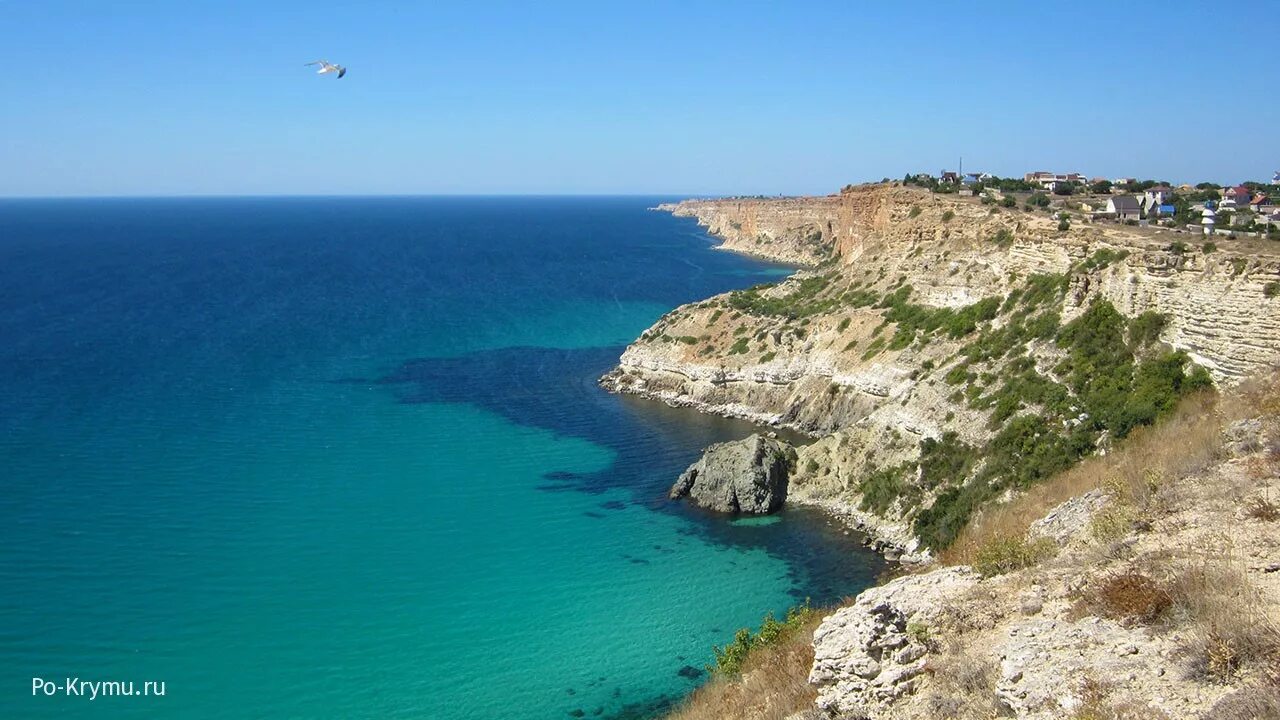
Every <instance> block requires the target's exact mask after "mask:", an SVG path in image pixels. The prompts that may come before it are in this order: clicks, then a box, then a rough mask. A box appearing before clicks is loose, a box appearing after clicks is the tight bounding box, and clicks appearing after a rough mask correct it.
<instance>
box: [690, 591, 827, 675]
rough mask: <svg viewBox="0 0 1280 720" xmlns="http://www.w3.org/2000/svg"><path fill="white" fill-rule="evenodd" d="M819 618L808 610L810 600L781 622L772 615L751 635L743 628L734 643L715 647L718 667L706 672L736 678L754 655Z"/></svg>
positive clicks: (714, 651) (814, 612) (794, 608)
mask: <svg viewBox="0 0 1280 720" xmlns="http://www.w3.org/2000/svg"><path fill="white" fill-rule="evenodd" d="M816 615H817V611H815V610H813V609H812V608H810V607H809V602H808V601H807V600H806V601H805V603H804V604H803V605H798V606H796V607H793V608H791V609H790V610H787V614H786V617H784V618H783V619H782V620H776V619H774V617H773V613H769V614H768V615H765V616H764V621H763V622H762V623H761V624H760V630H759V631H757V632H755V633H752V632H751V629H750V628H741V629H739V630H738V632H736V633H735V634H734V636H733V642H731V643H729V644H727V645H725V646H724V647H720V646H715V647H713V648H712V652H713V653H715V657H716V664H715V666H714V667H708V668H707V669H708V670H709V671H711V672H712V673H714V674H717V675H722V676H732V675H737V674H738V673H739V672H741V671H742V666H743V664H744V663H745V662H746V661H747V658H748V657H750V655H751V653H752V652H754V651H756V650H759V649H760V648H765V647H769V646H771V645H775V644H777V643H779V642H782V641H784V640H787V639H788V638H790V637H791V635H792V634H794V633H795V632H797V631H798V630H799V629H800V628H802V627H804V626H805V625H807V624H809V623H810V622H811V621H813V620H814V618H815V616H816Z"/></svg>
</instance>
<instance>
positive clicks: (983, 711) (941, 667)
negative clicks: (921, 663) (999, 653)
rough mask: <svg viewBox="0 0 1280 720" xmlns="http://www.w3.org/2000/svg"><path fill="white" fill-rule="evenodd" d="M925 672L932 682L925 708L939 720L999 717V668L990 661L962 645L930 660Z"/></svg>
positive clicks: (953, 646)
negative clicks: (997, 698)
mask: <svg viewBox="0 0 1280 720" xmlns="http://www.w3.org/2000/svg"><path fill="white" fill-rule="evenodd" d="M925 670H926V671H927V672H928V673H930V675H931V676H932V679H931V680H930V682H929V685H928V688H929V690H928V693H929V694H928V695H927V696H926V697H925V703H926V707H928V708H929V712H930V713H931V714H932V715H933V716H934V717H939V718H972V719H973V720H977V719H978V718H996V717H1000V711H1001V708H1000V706H999V705H997V703H996V684H995V678H996V674H997V673H996V667H995V664H994V663H992V662H991V660H990V659H988V658H985V657H978V656H975V655H973V654H971V651H969V650H967V649H966V648H963V647H961V646H959V645H952V646H950V647H948V649H947V651H946V652H945V653H943V654H941V655H939V656H937V657H930V658H929V663H928V665H927V666H926V667H925Z"/></svg>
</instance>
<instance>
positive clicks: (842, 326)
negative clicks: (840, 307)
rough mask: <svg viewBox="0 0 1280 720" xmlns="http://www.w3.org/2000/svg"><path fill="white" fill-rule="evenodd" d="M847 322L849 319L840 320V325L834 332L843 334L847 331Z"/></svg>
mask: <svg viewBox="0 0 1280 720" xmlns="http://www.w3.org/2000/svg"><path fill="white" fill-rule="evenodd" d="M849 320H850V318H845V319H843V320H841V321H840V324H839V325H838V326H836V332H844V331H845V330H847V329H848V328H849Z"/></svg>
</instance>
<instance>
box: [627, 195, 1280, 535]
mask: <svg viewBox="0 0 1280 720" xmlns="http://www.w3.org/2000/svg"><path fill="white" fill-rule="evenodd" d="M666 209H669V210H671V211H672V212H673V213H675V214H677V215H687V216H691V217H694V218H696V219H697V220H698V222H699V223H701V224H702V225H704V226H706V227H707V228H708V229H709V230H710V231H711V232H713V233H715V234H716V235H718V236H720V237H722V238H723V239H724V246H725V247H726V248H728V249H733V250H738V251H742V252H749V253H753V254H757V255H761V256H763V257H768V258H772V259H777V260H783V261H787V262H792V263H796V264H801V265H806V266H809V268H808V269H806V270H803V271H800V272H798V273H797V274H796V275H794V276H793V277H792V278H790V279H788V280H787V281H786V282H784V283H781V284H779V285H777V286H771V287H761V288H755V289H752V290H748V291H741V292H735V293H729V294H726V295H722V296H718V297H715V298H711V299H709V300H706V301H703V302H699V303H693V304H690V305H685V306H682V307H680V308H677V309H676V310H674V311H672V312H671V313H668V314H667V315H666V316H664V317H663V318H662V319H660V320H659V321H658V322H657V323H655V324H654V325H653V326H652V327H651V328H649V330H647V331H646V332H645V333H644V335H642V336H641V338H640V339H638V340H637V341H636V342H635V343H633V344H632V345H631V346H630V347H628V348H627V350H626V352H625V353H624V354H623V356H622V358H621V360H620V362H619V365H618V367H617V368H615V369H614V370H613V371H612V372H610V373H609V374H608V375H607V376H606V377H605V378H603V380H602V383H603V384H604V385H605V386H606V387H608V388H610V389H612V390H615V391H618V392H628V393H636V394H640V395H645V396H648V397H652V398H656V399H660V400H663V401H665V402H668V403H671V404H675V405H686V406H691V407H696V408H699V409H701V410H704V411H708V412H714V413H719V414H725V415H732V416H738V417H744V418H748V419H751V420H755V421H758V422H762V423H766V424H771V425H776V426H784V427H789V428H793V429H796V430H799V431H802V432H805V433H809V434H811V435H814V436H817V437H820V438H821V439H820V440H819V441H818V442H815V443H814V444H813V445H810V446H808V447H805V448H802V449H801V451H800V458H799V461H798V463H797V471H796V474H795V476H794V477H793V478H792V481H791V489H790V491H789V492H790V494H789V497H790V499H791V500H792V501H793V502H796V501H798V502H810V503H816V504H822V505H824V506H826V507H828V508H829V509H831V510H833V511H836V512H839V513H842V514H844V515H846V516H847V517H849V518H850V519H851V520H852V521H853V522H854V523H855V524H858V525H861V526H863V527H864V528H865V529H867V530H868V531H869V532H870V533H871V535H872V536H873V537H875V538H877V539H878V540H879V541H881V542H883V543H885V544H886V545H890V546H893V547H896V548H898V549H901V550H904V551H906V552H907V553H908V554H909V555H913V554H914V555H922V554H924V553H923V550H924V548H925V547H927V546H935V547H936V546H938V545H940V544H945V543H946V542H948V541H949V540H950V539H951V538H952V537H954V533H955V531H956V530H957V527H958V526H959V525H963V522H964V521H965V520H966V519H967V517H968V513H969V512H971V511H972V506H974V505H975V504H977V503H979V502H981V501H984V500H986V499H989V498H990V497H992V496H994V495H996V494H998V493H1000V492H1004V491H1007V490H1009V489H1011V488H1014V487H1016V486H1017V485H1018V484H1025V483H1026V482H1031V481H1034V480H1035V479H1036V478H1037V477H1040V476H1041V475H1043V474H1044V473H1047V472H1051V471H1053V470H1055V469H1060V468H1058V467H1057V466H1058V465H1060V464H1061V462H1059V461H1058V460H1056V459H1043V460H1042V461H1038V462H1039V464H1035V465H1030V466H1028V464H1027V462H1026V461H1025V459H1023V458H1021V457H1017V453H1015V452H1013V451H1012V450H1008V448H1009V447H1011V446H1013V445H1014V444H1016V443H1018V442H1035V443H1036V444H1038V445H1044V446H1048V447H1053V448H1058V447H1059V446H1061V454H1062V455H1063V457H1070V456H1079V455H1080V454H1081V453H1083V452H1085V446H1086V445H1088V450H1089V451H1091V450H1092V449H1093V448H1094V447H1098V446H1105V445H1106V444H1107V443H1108V442H1110V441H1111V439H1113V438H1115V437H1121V436H1123V434H1124V433H1126V432H1127V431H1128V430H1129V429H1130V427H1132V425H1133V424H1135V423H1136V424H1141V423H1142V422H1147V421H1149V420H1151V419H1152V418H1154V417H1155V416H1156V415H1158V414H1159V413H1160V412H1162V411H1163V409H1164V408H1163V407H1162V405H1164V404H1167V403H1168V402H1169V401H1170V400H1171V399H1176V397H1177V395H1178V394H1179V393H1181V392H1183V391H1185V390H1186V389H1189V388H1190V387H1191V386H1193V385H1195V384H1197V383H1199V382H1200V381H1201V376H1200V375H1197V373H1200V374H1203V373H1204V372H1205V371H1207V373H1208V375H1210V376H1212V378H1213V379H1214V380H1215V381H1217V382H1218V383H1227V384H1230V383H1233V382H1235V381H1236V380H1237V379H1239V378H1241V377H1243V376H1245V375H1247V374H1248V373H1250V372H1252V371H1255V370H1257V369H1259V368H1263V367H1266V366H1269V365H1271V364H1274V363H1276V362H1277V360H1278V359H1280V353H1278V349H1280V299H1273V297H1272V295H1274V292H1273V289H1274V288H1275V287H1276V286H1275V285H1274V283H1276V282H1277V280H1280V252H1278V251H1277V249H1274V248H1272V247H1269V246H1268V245H1267V244H1266V243H1259V242H1249V241H1230V240H1219V241H1218V242H1217V247H1216V248H1211V247H1207V246H1206V247H1201V246H1200V245H1199V240H1200V239H1199V238H1197V237H1196V236H1193V235H1188V234H1176V233H1172V232H1167V231H1154V230H1148V229H1146V228H1129V227H1124V226H1116V225H1080V226H1076V227H1071V228H1070V229H1067V230H1060V229H1059V223H1058V219H1057V218H1056V217H1053V216H1051V215H1049V214H1046V213H1031V212H1022V211H1018V210H1016V209H1005V208H1000V207H997V206H996V205H987V204H982V203H980V202H978V201H977V200H974V199H962V198H956V197H954V196H944V195H935V194H930V193H927V192H923V191H919V190H916V189H911V188H905V187H900V186H896V185H891V184H882V185H869V186H862V187H857V188H851V189H849V190H847V191H845V192H842V193H840V194H839V195H833V196H826V197H818V198H779V199H750V200H743V199H732V200H703V201H688V202H685V203H680V204H677V205H674V206H668V207H667V208H666ZM1184 361H1185V364H1184ZM1175 364H1176V365H1177V366H1178V367H1177V368H1176V372H1175V369H1174V368H1173V365H1175ZM1197 367H1199V368H1203V370H1198V369H1196V368H1197ZM1099 373H1102V374H1104V375H1106V377H1107V378H1109V381H1110V380H1114V382H1113V383H1112V385H1116V386H1117V387H1116V388H1108V387H1101V385H1102V384H1103V383H1100V382H1099V381H1097V380H1096V379H1095V378H1094V377H1092V376H1091V374H1092V375H1098V374H1099ZM1153 378H1154V379H1153ZM1153 384H1156V385H1160V387H1159V388H1156V389H1152V386H1153ZM1184 385H1185V386H1186V387H1184ZM1117 388H1118V389H1117ZM1002 449H1003V450H1002ZM1002 451H1004V452H1005V454H1006V455H1007V456H1008V457H1004V461H1007V465H1008V466H1007V467H1001V468H998V470H999V471H1000V472H1003V473H1004V475H1003V476H1001V477H996V476H995V475H993V474H992V473H993V471H992V470H991V468H992V466H993V462H996V461H1000V459H1001V457H1003V456H1001V455H999V453H1000V452H1002ZM993 458H995V460H993ZM939 499H942V500H945V501H946V503H947V504H945V505H944V504H940V500H939ZM953 505H954V506H955V507H953ZM922 516H923V517H922Z"/></svg>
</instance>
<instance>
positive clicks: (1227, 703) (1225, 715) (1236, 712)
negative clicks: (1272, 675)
mask: <svg viewBox="0 0 1280 720" xmlns="http://www.w3.org/2000/svg"><path fill="white" fill-rule="evenodd" d="M1204 720H1280V691H1278V690H1276V689H1275V688H1271V687H1247V688H1241V689H1240V690H1237V691H1235V692H1233V693H1231V694H1230V695H1227V696H1226V697H1224V698H1222V699H1221V700H1219V701H1218V702H1216V703H1214V705H1213V707H1212V708H1210V709H1209V712H1208V713H1206V714H1205V716H1204Z"/></svg>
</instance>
